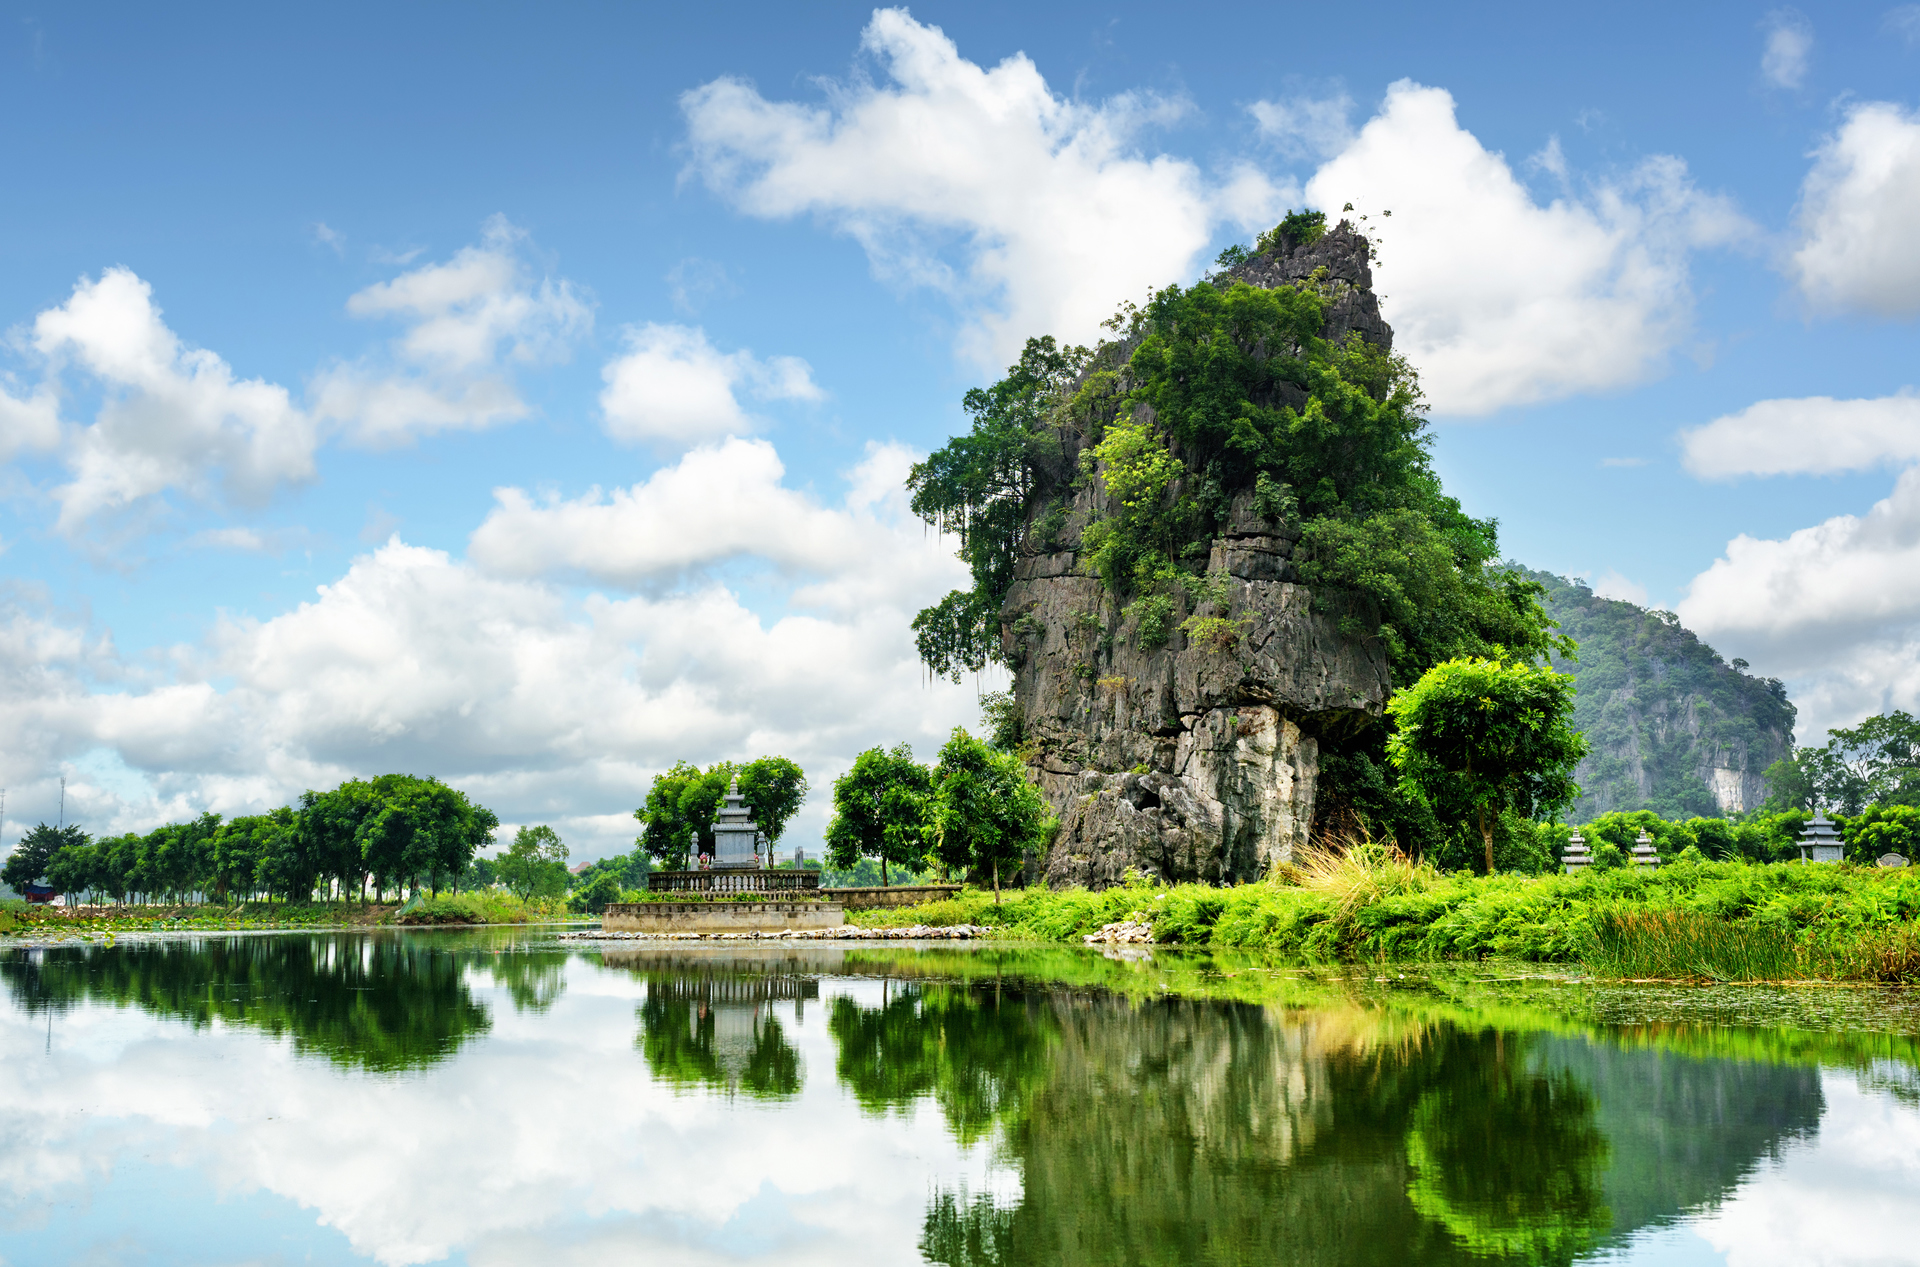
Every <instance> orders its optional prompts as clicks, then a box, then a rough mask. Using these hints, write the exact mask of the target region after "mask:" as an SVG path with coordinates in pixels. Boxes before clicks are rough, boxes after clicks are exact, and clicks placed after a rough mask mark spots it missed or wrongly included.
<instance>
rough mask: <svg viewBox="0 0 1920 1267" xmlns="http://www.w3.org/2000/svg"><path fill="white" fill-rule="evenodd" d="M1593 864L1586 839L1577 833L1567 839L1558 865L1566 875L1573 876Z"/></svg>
mask: <svg viewBox="0 0 1920 1267" xmlns="http://www.w3.org/2000/svg"><path fill="white" fill-rule="evenodd" d="M1592 864H1593V853H1592V851H1591V850H1589V849H1588V848H1587V838H1586V837H1585V836H1582V835H1581V834H1580V833H1579V832H1575V833H1573V835H1571V836H1569V837H1568V838H1567V847H1566V849H1565V850H1563V851H1562V852H1561V855H1560V865H1561V866H1562V867H1564V868H1565V869H1566V872H1567V874H1568V875H1574V874H1576V873H1578V872H1580V871H1583V870H1585V869H1586V868H1587V867H1589V866H1591V865H1592Z"/></svg>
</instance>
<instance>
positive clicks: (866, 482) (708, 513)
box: [468, 439, 962, 590]
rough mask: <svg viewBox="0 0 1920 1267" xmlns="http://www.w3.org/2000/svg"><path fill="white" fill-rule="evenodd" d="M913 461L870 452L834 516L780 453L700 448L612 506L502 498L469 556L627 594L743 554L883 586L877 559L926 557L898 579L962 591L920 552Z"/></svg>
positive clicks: (739, 445)
mask: <svg viewBox="0 0 1920 1267" xmlns="http://www.w3.org/2000/svg"><path fill="white" fill-rule="evenodd" d="M912 461H913V454H912V453H910V452H909V451H908V450H906V449H904V448H901V447H899V446H897V445H869V447H868V451H867V456H866V458H865V459H864V460H863V461H862V462H861V463H860V465H859V466H857V467H856V468H855V469H854V470H853V471H851V472H849V474H848V479H849V482H850V484H851V485H852V491H851V492H850V493H849V495H848V497H847V500H846V503H845V505H844V506H843V507H838V508H836V507H829V506H825V505H822V504H821V503H819V502H817V501H816V500H814V499H813V498H812V497H810V496H808V495H807V494H805V493H801V492H798V491H796V490H793V489H789V488H787V487H785V486H784V485H783V484H782V483H781V480H782V479H783V478H784V476H785V473H786V472H785V468H784V467H783V466H782V464H781V462H780V458H779V455H778V454H777V453H776V452H775V451H774V447H773V446H772V445H771V444H768V443H767V442H766V441H764V440H739V439H731V440H728V441H726V442H725V443H723V444H719V445H715V446H712V447H709V448H702V449H695V450H694V451H693V452H691V453H689V454H687V455H686V456H685V457H683V458H681V459H680V461H679V462H677V463H675V464H674V465H672V466H668V467H663V468H661V469H660V470H659V471H656V472H655V473H654V474H653V475H652V476H651V477H650V478H649V479H648V480H647V481H646V482H645V483H644V484H638V485H635V486H634V487H632V488H623V489H615V490H614V492H613V494H612V495H611V496H607V495H605V494H603V493H601V492H600V491H599V490H598V489H595V490H594V491H592V492H590V493H588V494H587V495H586V496H584V497H580V498H577V499H574V500H569V501H553V502H549V503H547V504H544V505H539V504H536V503H535V502H534V501H533V499H531V498H530V497H528V496H527V494H526V493H525V492H523V491H522V490H520V489H517V488H502V489H496V490H495V491H494V498H495V500H496V501H498V503H499V505H498V506H497V507H496V508H495V509H494V511H493V512H492V513H491V514H489V515H488V516H487V518H486V522H484V523H483V524H481V525H480V527H479V529H478V530H477V531H476V532H475V533H474V534H473V540H472V543H471V544H470V546H469V547H468V554H469V556H470V557H471V558H472V559H473V560H474V561H475V562H477V563H479V564H480V565H481V566H482V567H485V568H486V569H488V570H489V571H490V572H493V573H496V574H499V575H504V576H517V577H528V576H547V575H554V574H561V575H572V576H582V577H586V578H589V579H591V580H593V581H596V582H599V583H601V584H610V585H616V586H620V587H623V588H637V587H640V586H644V585H648V584H657V583H658V582H660V581H662V580H664V579H677V578H679V577H681V576H684V575H685V574H687V573H689V572H691V571H695V570H697V569H700V568H703V567H707V566H710V565H712V564H714V563H718V562H722V561H726V560H729V559H734V558H739V557H742V556H751V557H755V558H760V559H764V560H766V561H767V562H769V563H772V564H774V565H775V566H776V567H779V568H782V569H786V570H789V571H794V572H801V573H808V574H812V575H824V574H833V573H846V574H849V575H851V576H859V575H861V574H862V573H865V574H867V575H868V576H870V577H872V578H873V579H875V580H879V579H883V578H887V577H888V575H889V571H890V569H889V568H884V567H875V568H863V566H862V560H863V559H866V558H871V557H875V556H876V554H877V555H879V556H884V557H888V558H889V559H890V560H891V561H892V566H894V567H897V565H898V563H900V562H902V561H905V560H908V559H917V561H918V562H919V564H920V566H917V567H915V568H913V569H912V570H911V571H910V572H908V573H906V574H904V575H903V574H899V573H893V574H892V579H894V580H896V581H904V582H906V583H907V584H908V585H909V586H911V587H913V588H915V589H918V590H924V589H925V588H926V587H927V586H928V585H929V584H933V583H937V582H936V580H935V578H932V577H929V576H928V575H927V571H928V568H927V566H926V565H927V564H928V563H932V564H934V565H935V569H934V570H937V571H938V572H940V573H941V574H942V576H943V577H944V578H945V579H948V580H951V581H952V582H953V583H955V584H960V583H962V582H961V581H960V579H959V577H958V575H957V573H954V572H953V570H952V569H950V568H948V567H947V565H946V563H945V562H944V561H943V558H944V556H943V555H942V554H939V553H935V554H931V555H925V556H924V557H920V556H922V555H923V554H924V552H922V551H919V550H916V549H913V548H912V543H913V541H914V540H915V539H917V538H919V537H921V536H922V535H923V533H922V531H921V527H920V525H919V522H918V521H917V520H915V519H914V518H913V517H912V515H911V514H909V513H907V508H906V501H905V499H906V493H905V491H904V488H903V484H904V481H905V479H906V475H907V468H908V467H909V466H910V465H911V464H912ZM880 489H885V490H886V491H885V492H884V493H883V494H882V493H879V492H878V490H880Z"/></svg>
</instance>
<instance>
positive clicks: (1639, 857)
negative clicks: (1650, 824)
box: [1633, 831, 1660, 867]
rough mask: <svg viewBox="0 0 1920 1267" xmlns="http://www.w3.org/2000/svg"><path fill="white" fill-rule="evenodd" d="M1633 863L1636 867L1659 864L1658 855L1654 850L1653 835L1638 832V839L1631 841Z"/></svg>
mask: <svg viewBox="0 0 1920 1267" xmlns="http://www.w3.org/2000/svg"><path fill="white" fill-rule="evenodd" d="M1633 865H1634V866H1636V867H1657V866H1659V865H1660V855H1659V854H1658V853H1657V852H1655V850H1654V847H1653V837H1651V836H1649V835H1647V833H1646V832H1644V831H1642V832H1641V833H1640V836H1639V839H1637V840H1635V841H1634V842H1633Z"/></svg>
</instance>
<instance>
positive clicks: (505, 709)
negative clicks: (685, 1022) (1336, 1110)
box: [0, 440, 977, 856]
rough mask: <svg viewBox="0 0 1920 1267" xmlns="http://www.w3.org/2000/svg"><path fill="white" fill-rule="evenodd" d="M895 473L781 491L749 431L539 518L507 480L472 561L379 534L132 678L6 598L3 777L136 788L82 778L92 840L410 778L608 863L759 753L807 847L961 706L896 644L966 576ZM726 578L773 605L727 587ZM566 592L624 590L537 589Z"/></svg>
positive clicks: (958, 691)
mask: <svg viewBox="0 0 1920 1267" xmlns="http://www.w3.org/2000/svg"><path fill="white" fill-rule="evenodd" d="M911 458H912V455H911V454H909V453H907V452H906V451H905V450H902V449H898V448H894V447H890V446H880V447H876V448H874V449H873V450H871V451H870V452H869V454H868V456H867V457H866V459H865V460H863V461H862V462H861V463H860V464H859V465H858V466H856V467H855V468H854V469H853V470H852V471H851V472H849V473H848V478H847V491H846V493H845V495H844V496H843V497H842V498H841V499H840V500H839V502H838V504H826V503H822V502H819V501H816V500H815V499H813V498H811V497H809V496H808V495H806V494H803V493H800V492H797V491H795V490H791V489H788V488H786V487H785V486H784V485H783V484H782V483H781V476H782V471H781V466H780V462H779V459H778V457H777V455H776V454H775V452H774V451H773V449H772V447H771V446H770V445H768V444H766V443H765V442H764V441H747V440H736V441H730V442H728V443H727V444H724V445H721V446H717V447H715V448H712V449H703V450H696V451H694V452H693V453H691V454H689V455H687V456H686V457H685V458H683V459H682V461H681V462H680V463H679V464H677V465H676V466H673V467H669V468H667V469H666V470H664V471H662V472H660V473H658V474H657V475H656V476H654V477H653V478H652V479H651V480H649V481H647V482H646V483H644V484H642V485H640V486H638V487H635V488H632V489H627V490H622V491H621V492H620V493H619V494H617V495H616V496H614V497H612V498H603V497H600V496H599V495H597V494H596V495H589V496H587V497H583V498H580V499H576V500H574V501H568V502H550V503H547V504H544V505H541V504H535V503H534V502H533V501H532V500H531V499H529V498H527V497H525V495H524V494H520V493H518V492H517V490H504V491H503V493H502V495H501V497H500V506H499V507H498V508H497V509H496V510H495V512H494V514H493V515H492V516H490V517H489V519H488V520H487V522H486V523H485V524H483V525H482V526H481V528H480V530H479V531H478V532H476V534H475V537H474V542H473V546H472V555H473V560H474V561H472V562H468V561H463V560H461V559H458V558H455V557H453V556H451V555H449V554H447V553H445V552H442V551H438V550H430V549H425V548H422V547H418V546H412V545H408V544H406V543H404V542H402V541H401V540H399V539H398V538H397V537H395V538H393V539H390V540H389V541H388V542H387V543H386V544H384V545H382V546H381V547H379V548H378V549H375V550H373V551H371V552H369V553H367V554H364V555H362V556H360V557H359V558H357V559H355V560H354V561H353V563H352V565H351V566H350V567H349V568H348V569H347V571H346V572H345V574H344V575H342V576H341V577H339V578H338V579H337V580H336V581H334V582H333V583H331V584H329V585H325V586H322V587H321V588H320V589H319V590H318V591H317V593H316V594H315V596H314V598H312V599H311V600H309V601H308V602H305V603H302V604H300V605H299V606H298V607H296V608H295V609H293V610H291V611H288V612H285V613H283V614H281V615H279V616H276V617H274V618H272V619H268V620H254V619H240V618H232V619H227V620H225V621H223V622H222V623H220V624H219V625H218V626H217V627H216V629H215V630H214V632H213V633H212V635H211V636H210V637H209V638H208V639H207V640H206V641H205V642H203V643H200V644H197V645H191V646H182V647H175V648H172V649H170V650H169V651H168V652H167V654H166V655H165V656H164V657H163V660H162V661H161V662H162V663H164V664H165V665H166V666H168V667H167V668H166V669H165V671H161V670H160V669H156V668H153V667H151V666H148V667H144V668H142V669H141V670H139V671H137V672H136V671H135V670H133V669H132V668H130V667H129V666H128V665H126V664H124V663H122V662H120V660H119V659H118V657H116V656H114V655H113V654H112V650H111V646H110V644H103V643H100V642H99V639H98V638H97V636H94V635H90V634H89V632H88V631H87V629H86V628H85V627H84V626H83V625H78V624H76V623H74V622H70V621H69V622H63V621H62V620H60V619H58V618H56V617H55V616H53V615H50V614H48V613H47V611H46V610H45V603H44V601H43V600H35V599H33V598H32V596H30V595H16V596H14V597H13V599H12V600H11V602H10V604H0V704H4V706H5V707H6V709H7V714H8V717H9V721H10V725H13V726H15V727H16V728H17V730H18V733H19V736H20V737H19V739H18V741H17V742H16V743H14V744H10V745H7V751H6V752H5V753H4V754H0V774H4V773H16V774H17V775H18V776H19V777H20V778H21V779H22V780H26V781H31V780H44V779H45V778H46V772H47V771H49V770H55V769H57V768H59V766H60V763H62V762H64V763H66V765H67V767H68V768H69V770H70V771H71V770H74V769H75V767H74V763H75V762H76V761H77V760H78V759H79V758H81V757H83V756H85V755H86V754H89V753H94V752H97V751H100V750H105V751H106V752H108V753H110V754H111V755H112V757H113V760H114V761H116V762H120V763H124V766H125V768H126V769H128V770H130V771H131V772H133V774H134V775H135V776H137V778H138V779H142V780H144V781H145V785H146V786H147V787H149V788H150V797H149V799H147V800H146V801H144V802H140V803H129V802H128V800H127V799H126V796H125V794H124V792H116V791H115V790H114V788H112V787H109V786H105V785H103V784H101V783H100V781H99V780H85V779H81V778H80V777H79V776H78V775H76V782H77V783H80V782H85V784H86V786H85V788H84V791H83V790H82V789H80V788H78V787H76V797H77V798H79V799H77V800H76V805H77V806H82V807H84V809H85V811H86V812H87V814H88V815H89V818H88V820H87V821H88V825H89V828H90V829H92V830H100V829H102V828H104V827H107V826H109V825H111V826H114V827H116V828H118V829H127V828H145V827H148V826H151V825H152V824H153V823H154V822H156V821H164V820H166V819H168V818H179V817H185V816H188V815H190V814H192V813H198V812H199V811H200V810H202V809H213V810H215V811H216V812H221V813H234V812H251V811H254V810H258V809H260V808H264V807H266V806H271V805H275V804H281V803H284V802H285V801H286V800H287V799H288V798H290V797H292V796H295V795H297V794H298V793H299V791H300V790H301V789H303V788H307V787H324V786H331V785H332V783H334V782H337V781H338V780H339V779H342V778H346V777H352V776H361V775H367V774H371V773H378V772H380V771H382V770H409V771H412V772H414V773H418V774H434V775H438V776H440V777H442V778H445V779H447V780H449V781H450V782H454V783H455V784H457V785H458V786H460V787H462V788H464V789H466V790H467V791H469V792H470V793H471V794H473V795H475V796H476V797H477V798H478V799H479V800H480V801H481V802H482V803H484V804H487V805H489V806H490V807H492V808H493V809H494V810H495V811H496V812H497V813H499V814H500V816H501V817H502V819H504V820H506V821H507V822H509V823H516V822H527V821H533V822H538V821H550V822H554V823H555V825H556V826H558V827H560V829H561V831H562V834H563V835H567V836H569V838H570V840H571V841H572V842H573V843H574V844H575V846H576V851H577V852H578V853H580V855H581V856H597V855H599V854H601V853H605V852H611V851H615V850H624V849H625V848H626V847H627V846H628V843H629V842H630V841H631V838H632V834H633V824H632V820H631V819H630V818H629V817H628V815H629V813H630V811H631V809H632V807H633V806H634V805H636V804H638V803H639V801H640V799H641V798H643V797H644V794H645V789H646V786H647V783H648V781H649V780H650V778H651V775H652V773H653V772H655V771H658V770H661V769H664V768H666V767H667V766H670V765H671V764H672V763H673V762H674V761H676V760H680V759H683V758H684V759H689V760H697V761H701V762H703V763H704V762H711V761H715V760H719V759H722V758H743V757H754V756H759V755H762V754H764V753H769V752H781V753H785V754H786V755H787V756H790V757H792V758H793V759H794V760H796V761H799V762H800V763H801V765H802V766H803V767H804V768H806V769H807V770H808V771H809V772H810V773H811V775H812V776H813V779H814V784H815V788H816V794H815V797H814V799H813V801H812V802H811V803H810V804H809V806H808V807H807V809H806V810H804V811H803V813H802V815H801V818H800V819H799V820H797V822H796V824H795V826H794V828H792V829H791V830H792V831H793V832H794V833H795V837H794V839H795V840H798V841H800V842H801V843H807V844H812V843H813V842H817V841H818V839H819V833H820V832H821V830H822V829H823V828H824V826H825V805H826V793H827V789H828V788H829V787H830V785H831V779H832V776H833V775H835V774H837V773H838V772H839V771H840V770H842V769H844V768H845V767H846V766H847V765H848V764H850V763H851V761H852V757H853V755H854V754H855V753H856V752H858V751H860V750H861V749H864V748H867V747H871V746H872V745H874V744H876V743H886V744H893V743H897V742H899V741H901V740H903V739H905V740H908V741H911V742H913V743H915V744H916V745H917V746H921V747H923V748H925V749H926V750H927V751H931V749H932V747H933V746H934V745H936V744H937V743H938V742H939V740H940V739H941V738H943V737H944V735H945V734H946V732H947V731H948V730H950V729H951V728H952V727H953V726H954V725H956V724H963V723H964V724H972V723H973V722H974V721H975V718H976V716H977V704H976V702H975V688H974V687H973V686H972V685H966V686H953V685H951V684H948V683H934V684H931V685H929V684H927V682H926V680H925V676H924V673H923V672H922V670H921V668H920V665H919V663H918V659H917V656H916V654H915V651H914V646H913V637H912V632H911V629H910V628H909V622H910V621H911V619H912V615H913V613H914V612H915V611H916V610H918V609H919V608H920V607H922V606H925V605H926V604H928V603H930V602H932V601H934V600H935V599H937V598H938V597H940V595H941V594H943V593H945V592H946V591H947V590H948V589H950V588H952V587H954V586H956V585H964V584H965V583H966V574H965V568H964V567H963V566H962V565H961V564H960V563H959V562H958V561H957V560H955V559H954V558H953V557H952V543H951V542H950V541H948V540H946V539H944V538H941V537H939V536H937V535H931V534H928V533H926V532H924V531H923V530H922V527H921V525H920V524H919V522H918V521H917V520H915V519H913V517H912V516H911V514H910V513H909V512H908V510H907V508H906V506H905V503H904V494H903V493H902V492H901V491H900V479H901V477H902V475H903V474H904V469H905V467H906V465H907V464H908V462H910V461H911ZM709 538H710V539H709ZM723 568H725V569H729V570H728V571H726V572H725V573H724V576H723V575H722V573H721V571H720V569H723ZM742 570H744V571H745V572H746V573H749V574H754V575H755V576H756V580H755V582H754V583H755V585H756V594H757V595H759V597H760V598H761V599H762V600H763V601H762V603H761V605H762V606H763V607H771V609H772V610H773V611H774V612H776V613H777V614H775V615H772V616H767V617H763V616H761V615H759V614H756V612H755V611H753V610H750V609H749V608H748V607H747V606H746V604H745V603H744V602H743V600H742V599H741V597H740V595H739V593H737V592H736V591H735V590H733V589H729V588H728V587H727V586H726V585H725V584H723V583H722V580H723V579H732V578H734V577H736V575H738V574H739V573H740V572H741V571H742ZM581 577H584V578H587V579H590V580H595V581H600V582H603V583H606V584H609V585H613V586H619V587H622V588H628V589H634V590H639V591H642V592H639V593H635V594H633V595H632V596H628V597H617V596H608V595H606V594H600V593H589V594H587V595H585V596H584V597H582V596H578V595H576V594H574V593H573V592H572V591H570V590H569V589H567V588H563V587H562V586H561V585H560V584H557V583H556V580H559V581H564V580H569V579H577V578H581ZM9 616H10V618H11V624H7V623H4V622H6V621H7V620H8V619H9ZM829 700H830V703H823V701H829ZM14 767H17V770H16V769H14ZM13 786H15V787H16V788H19V787H21V784H19V783H16V784H14V785H13ZM49 787H50V785H49V786H48V787H41V786H38V785H35V786H32V787H30V788H28V789H27V791H28V794H29V798H30V800H31V798H34V797H38V798H40V799H42V800H44V799H45V797H46V796H47V795H48V792H49ZM16 801H18V798H16ZM32 803H33V804H35V805H38V804H39V801H38V800H33V801H32ZM30 812H31V811H30ZM9 817H10V818H11V817H12V815H10V816H9Z"/></svg>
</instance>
